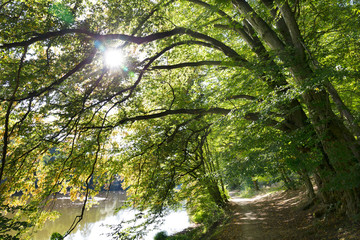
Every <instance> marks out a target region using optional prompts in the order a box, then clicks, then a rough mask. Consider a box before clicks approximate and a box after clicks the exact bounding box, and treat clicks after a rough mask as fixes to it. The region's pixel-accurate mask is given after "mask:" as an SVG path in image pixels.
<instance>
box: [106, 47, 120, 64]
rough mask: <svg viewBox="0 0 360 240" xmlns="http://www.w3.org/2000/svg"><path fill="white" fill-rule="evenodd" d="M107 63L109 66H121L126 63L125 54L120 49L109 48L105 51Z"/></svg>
mask: <svg viewBox="0 0 360 240" xmlns="http://www.w3.org/2000/svg"><path fill="white" fill-rule="evenodd" d="M104 60H105V65H106V66H107V67H108V68H119V67H121V66H123V65H124V62H125V55H124V53H123V52H122V51H121V50H120V49H111V48H109V49H107V50H106V51H105V53H104Z"/></svg>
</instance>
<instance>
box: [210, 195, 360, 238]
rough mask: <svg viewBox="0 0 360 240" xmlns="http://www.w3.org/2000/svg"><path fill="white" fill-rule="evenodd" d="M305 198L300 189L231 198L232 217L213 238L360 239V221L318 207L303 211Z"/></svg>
mask: <svg viewBox="0 0 360 240" xmlns="http://www.w3.org/2000/svg"><path fill="white" fill-rule="evenodd" d="M303 199H304V195H303V193H301V192H299V191H282V192H277V193H272V194H265V195H261V196H257V197H255V198H251V199H244V198H238V197H232V199H231V210H232V211H231V212H232V217H231V219H230V220H229V221H228V222H227V223H226V224H225V225H223V226H222V227H221V228H220V229H219V230H218V231H217V232H216V233H215V234H214V235H213V236H212V237H211V238H210V239H211V240H238V239H247V240H257V239H261V240H272V239H273V240H275V239H276V240H281V239H285V240H287V239H289V240H290V239H294V240H300V239H301V240H302V239H304V240H311V239H314V240H315V239H316V240H321V239H326V240H328V239H339V240H345V239H346V240H348V239H360V226H359V224H354V223H350V222H349V221H347V220H345V219H344V218H338V217H336V216H335V215H334V214H332V215H329V214H326V212H325V211H323V210H322V209H321V208H319V206H317V207H312V208H309V209H307V210H303V208H304V206H305V205H306V202H304V201H303ZM315 216H316V217H315Z"/></svg>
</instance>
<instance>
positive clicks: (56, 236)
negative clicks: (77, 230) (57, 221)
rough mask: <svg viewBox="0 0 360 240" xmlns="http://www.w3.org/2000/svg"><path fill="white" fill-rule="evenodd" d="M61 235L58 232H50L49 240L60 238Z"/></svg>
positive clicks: (61, 237)
mask: <svg viewBox="0 0 360 240" xmlns="http://www.w3.org/2000/svg"><path fill="white" fill-rule="evenodd" d="M62 239H63V236H62V235H61V234H60V233H58V232H54V233H53V234H51V237H50V240H62Z"/></svg>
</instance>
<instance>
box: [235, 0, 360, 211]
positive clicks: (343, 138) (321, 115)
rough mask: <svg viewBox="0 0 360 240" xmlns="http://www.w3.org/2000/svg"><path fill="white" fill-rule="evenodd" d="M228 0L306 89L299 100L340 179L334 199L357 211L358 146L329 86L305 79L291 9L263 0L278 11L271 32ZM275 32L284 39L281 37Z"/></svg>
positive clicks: (243, 5) (308, 74)
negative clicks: (332, 100) (333, 102)
mask: <svg viewBox="0 0 360 240" xmlns="http://www.w3.org/2000/svg"><path fill="white" fill-rule="evenodd" d="M232 2H233V4H234V6H235V7H236V8H237V9H238V10H239V12H240V13H241V14H242V15H243V16H244V17H245V19H246V21H247V22H248V23H249V25H251V27H252V28H253V29H254V30H255V32H256V33H257V35H258V36H260V38H261V39H262V40H263V41H264V42H265V43H266V44H267V45H268V47H269V48H270V49H271V50H272V51H273V52H275V53H276V54H277V56H278V57H279V59H280V60H281V61H282V62H284V63H286V65H287V66H288V70H289V71H290V72H291V74H292V76H293V79H294V80H295V83H296V85H297V87H298V88H299V89H307V90H305V91H304V92H303V94H302V99H303V102H304V104H305V105H306V108H307V110H308V113H309V118H310V120H311V124H312V125H313V128H314V130H315V132H316V135H317V137H318V139H319V140H320V142H321V144H322V147H323V150H324V153H325V154H326V155H327V157H328V159H329V162H330V163H331V165H332V166H333V168H334V170H335V173H336V174H334V175H333V178H332V182H330V184H334V183H335V182H336V181H338V180H343V181H344V182H343V183H341V184H340V187H337V192H338V193H342V194H336V195H337V200H340V201H341V202H342V203H343V205H344V207H345V209H346V212H347V213H348V214H349V215H353V214H356V213H358V212H359V211H360V204H359V202H360V195H359V192H360V191H359V186H358V185H359V184H356V183H357V182H358V178H360V176H359V173H357V172H356V171H354V169H355V166H356V165H355V164H357V163H359V162H360V157H359V156H360V146H359V144H358V143H357V142H356V141H355V138H354V136H353V134H352V133H351V132H350V131H349V130H348V129H347V128H346V126H345V125H344V123H343V122H342V121H341V119H339V118H338V117H337V116H336V115H335V114H334V112H333V110H332V108H331V104H330V100H329V96H328V93H327V92H326V91H325V89H329V87H328V86H324V89H322V87H321V84H322V83H321V82H319V83H318V84H319V88H315V87H313V89H312V87H311V86H309V82H310V81H309V80H310V79H311V78H312V77H313V75H314V73H313V71H312V70H311V66H310V65H309V63H308V61H307V56H306V55H307V54H306V51H305V47H304V46H305V44H304V41H303V38H302V36H301V33H300V30H299V27H298V25H297V22H296V19H295V16H294V13H293V12H292V10H291V8H290V7H289V5H288V4H287V2H283V1H281V3H278V4H276V3H275V1H273V0H263V2H264V3H265V5H266V6H268V7H270V8H272V9H275V8H277V9H278V10H279V11H280V13H281V15H280V20H279V21H278V23H279V24H277V28H278V29H277V31H278V32H275V30H273V29H272V27H271V26H270V25H269V24H267V23H266V22H265V21H264V20H263V19H262V18H261V17H260V16H259V15H257V13H256V12H255V11H254V10H253V9H252V7H251V6H250V5H249V4H248V3H247V2H246V1H245V0H233V1H232ZM284 23H285V24H284ZM278 34H279V35H280V36H281V37H282V39H284V40H285V41H283V40H281V39H280V37H279V35H278ZM289 49H290V51H289ZM325 82H326V81H325ZM330 90H332V91H333V90H334V89H330ZM337 97H338V95H337ZM346 175H353V177H354V178H356V179H355V180H354V183H355V184H356V186H355V187H353V188H350V189H349V188H347V184H350V185H351V183H348V182H346V178H344V176H346ZM348 179H349V178H348ZM341 195H342V196H343V197H342V198H341V199H339V196H341Z"/></svg>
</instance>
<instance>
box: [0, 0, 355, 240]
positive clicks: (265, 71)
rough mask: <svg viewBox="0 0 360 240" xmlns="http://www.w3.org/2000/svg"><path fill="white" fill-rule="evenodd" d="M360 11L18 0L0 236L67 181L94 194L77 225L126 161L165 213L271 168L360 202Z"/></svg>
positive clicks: (198, 203) (278, 2) (155, 0)
mask: <svg viewBox="0 0 360 240" xmlns="http://www.w3.org/2000/svg"><path fill="white" fill-rule="evenodd" d="M359 14H360V5H359V3H358V2H357V1H350V0H340V1H339V0H336V1H335V0H321V1H310V0H309V1H296V0H259V1H254V0H247V1H246V0H223V1H220V0H147V1H144V0H102V1H88V0H76V1H70V0H59V1H49V0H37V1H22V0H16V1H3V2H2V3H1V5H0V29H1V33H0V55H1V58H0V67H1V71H2V74H1V76H0V84H1V88H0V109H1V112H0V123H1V127H0V135H1V138H2V139H1V150H2V151H1V166H0V181H1V185H0V193H1V194H0V203H1V204H0V206H1V207H0V208H1V211H2V212H3V213H2V215H1V218H0V220H1V230H0V236H7V237H10V236H9V235H8V234H9V231H10V230H15V231H16V232H17V234H16V236H14V239H16V237H19V236H26V233H27V231H28V230H29V227H30V226H34V225H35V226H36V227H38V225H40V224H41V223H43V222H44V221H45V220H46V219H48V218H52V217H54V213H52V212H51V211H50V210H49V208H47V206H48V204H50V202H51V201H53V200H54V197H55V194H56V193H59V192H60V193H64V194H66V193H69V194H70V196H71V198H72V199H73V200H74V199H76V198H78V197H80V198H81V199H83V201H84V206H83V208H82V212H81V213H80V214H79V215H78V216H74V219H75V220H74V223H73V225H72V226H69V229H70V230H71V229H73V228H74V227H75V226H76V224H77V223H78V221H80V220H81V219H82V216H83V214H84V210H85V206H86V203H87V199H89V197H90V196H94V195H95V194H96V193H97V192H98V191H99V190H100V189H101V188H102V187H104V186H105V187H106V186H109V185H110V184H111V182H112V181H113V180H114V178H115V177H117V176H121V177H122V178H123V179H124V181H125V182H124V184H125V185H124V186H125V187H129V189H128V192H129V194H130V196H129V199H130V201H131V204H132V206H135V207H137V208H139V209H140V210H145V209H147V210H149V211H150V213H152V214H154V216H155V217H156V216H159V215H161V214H163V211H165V210H166V209H167V208H169V207H170V208H171V207H177V206H179V204H181V203H182V202H183V201H184V200H186V202H187V207H188V209H190V211H191V212H196V209H198V208H200V207H204V208H208V209H211V211H214V212H218V211H219V209H221V208H222V207H224V206H225V205H226V202H227V198H228V197H227V193H226V186H232V185H234V186H235V185H236V186H238V185H241V184H242V183H243V182H244V181H249V179H250V180H252V181H256V180H257V179H259V178H268V179H271V181H283V182H284V183H285V185H286V186H288V187H293V184H294V183H293V182H294V179H299V180H298V181H299V182H301V183H302V184H304V185H305V186H306V188H307V191H308V195H309V197H310V198H311V199H314V198H319V199H320V200H321V201H322V202H324V203H326V204H335V205H336V206H337V207H338V210H339V211H340V212H343V213H346V214H347V215H348V216H349V217H352V216H355V215H356V214H359V209H360V192H359V188H360V145H359V144H360V142H359V137H360V128H359V118H360V112H359V107H360V101H359V99H360V98H359V96H360V85H359V76H360V74H359V67H360V65H359V61H358V59H360V51H359V46H360V43H359V39H360V38H359V35H360V27H359V26H360V23H359V19H360V18H359ZM246 179H247V180H246ZM312 180H314V181H312ZM314 182H315V184H316V186H317V189H318V193H317V195H316V193H315V192H314V187H313V184H314ZM204 199H206V200H204ZM6 212H13V215H12V216H11V217H8V215H6V214H5V213H6ZM194 214H195V213H194Z"/></svg>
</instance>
